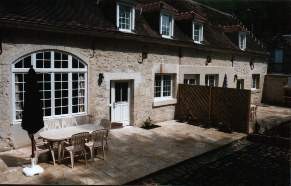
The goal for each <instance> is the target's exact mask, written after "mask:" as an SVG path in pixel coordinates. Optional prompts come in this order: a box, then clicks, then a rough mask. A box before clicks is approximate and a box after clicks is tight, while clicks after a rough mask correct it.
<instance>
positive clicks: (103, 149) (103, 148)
mask: <svg viewBox="0 0 291 186" xmlns="http://www.w3.org/2000/svg"><path fill="white" fill-rule="evenodd" d="M102 151H103V160H105V147H104V145H102Z"/></svg>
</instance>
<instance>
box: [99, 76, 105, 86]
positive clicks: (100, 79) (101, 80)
mask: <svg viewBox="0 0 291 186" xmlns="http://www.w3.org/2000/svg"><path fill="white" fill-rule="evenodd" d="M103 79H104V75H103V73H99V78H98V86H100V85H101V84H102V82H103Z"/></svg>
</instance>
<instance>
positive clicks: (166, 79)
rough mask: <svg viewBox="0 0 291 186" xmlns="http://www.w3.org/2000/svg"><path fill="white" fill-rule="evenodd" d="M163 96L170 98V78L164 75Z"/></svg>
mask: <svg viewBox="0 0 291 186" xmlns="http://www.w3.org/2000/svg"><path fill="white" fill-rule="evenodd" d="M163 96H165V97H167V96H171V76H169V75H165V76H164V81H163Z"/></svg>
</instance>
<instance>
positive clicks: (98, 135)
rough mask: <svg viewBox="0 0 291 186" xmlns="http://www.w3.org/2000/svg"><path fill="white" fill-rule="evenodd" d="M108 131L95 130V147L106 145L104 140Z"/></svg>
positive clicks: (92, 139) (92, 137)
mask: <svg viewBox="0 0 291 186" xmlns="http://www.w3.org/2000/svg"><path fill="white" fill-rule="evenodd" d="M106 133H107V130H105V129H102V130H95V131H93V132H92V133H91V141H92V142H93V146H94V147H102V146H103V145H104V138H105V135H106Z"/></svg>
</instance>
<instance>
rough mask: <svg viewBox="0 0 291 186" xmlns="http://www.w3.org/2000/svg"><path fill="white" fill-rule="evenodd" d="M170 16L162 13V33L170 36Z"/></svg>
mask: <svg viewBox="0 0 291 186" xmlns="http://www.w3.org/2000/svg"><path fill="white" fill-rule="evenodd" d="M171 24H172V17H171V16H168V15H162V35H166V36H170V31H171Z"/></svg>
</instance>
